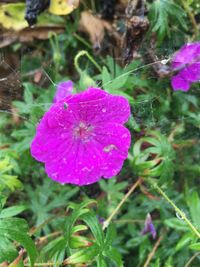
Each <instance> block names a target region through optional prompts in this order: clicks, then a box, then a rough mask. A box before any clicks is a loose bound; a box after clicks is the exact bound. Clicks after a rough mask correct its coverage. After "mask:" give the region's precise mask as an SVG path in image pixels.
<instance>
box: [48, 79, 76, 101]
mask: <svg viewBox="0 0 200 267" xmlns="http://www.w3.org/2000/svg"><path fill="white" fill-rule="evenodd" d="M72 90H73V82H72V81H70V80H69V81H67V82H61V83H59V84H58V86H57V90H56V94H55V96H54V99H53V102H54V103H56V102H58V101H60V100H62V99H63V98H65V97H67V96H69V95H71V94H72Z"/></svg>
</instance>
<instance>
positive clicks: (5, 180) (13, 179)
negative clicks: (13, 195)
mask: <svg viewBox="0 0 200 267" xmlns="http://www.w3.org/2000/svg"><path fill="white" fill-rule="evenodd" d="M12 168H13V166H12V164H11V163H10V160H9V159H8V158H5V159H3V160H0V186H2V188H5V187H8V188H9V189H10V190H12V191H14V190H15V189H16V188H20V187H22V184H21V182H20V181H19V180H18V179H17V176H14V175H10V174H7V173H9V171H10V170H12Z"/></svg>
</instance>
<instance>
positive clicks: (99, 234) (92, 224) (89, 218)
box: [81, 212, 104, 246]
mask: <svg viewBox="0 0 200 267" xmlns="http://www.w3.org/2000/svg"><path fill="white" fill-rule="evenodd" d="M81 219H82V220H83V221H84V222H85V223H86V224H87V225H88V226H89V228H90V230H91V231H92V234H93V236H94V238H95V241H96V242H97V244H98V245H99V246H103V243H104V234H103V230H102V226H101V225H100V223H99V221H98V219H97V217H96V215H94V213H92V212H90V213H87V214H84V215H82V216H81Z"/></svg>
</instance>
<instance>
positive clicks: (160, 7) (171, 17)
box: [149, 0, 187, 42]
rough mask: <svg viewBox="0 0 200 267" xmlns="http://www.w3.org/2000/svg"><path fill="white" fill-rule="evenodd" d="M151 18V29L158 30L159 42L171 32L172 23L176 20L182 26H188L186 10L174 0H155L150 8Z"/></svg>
mask: <svg viewBox="0 0 200 267" xmlns="http://www.w3.org/2000/svg"><path fill="white" fill-rule="evenodd" d="M149 18H150V21H151V23H152V25H151V30H152V31H153V32H157V34H158V39H159V42H161V41H162V40H163V38H164V37H165V36H166V35H168V36H169V34H170V29H169V27H170V24H171V23H173V22H174V21H175V22H176V24H177V25H179V26H180V27H181V28H185V29H186V28H187V25H186V23H185V12H184V10H183V9H182V8H181V7H180V6H178V5H176V4H175V3H174V2H173V1H172V0H155V1H154V2H153V3H152V5H151V7H150V10H149Z"/></svg>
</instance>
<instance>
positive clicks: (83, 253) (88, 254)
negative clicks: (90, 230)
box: [66, 244, 100, 264]
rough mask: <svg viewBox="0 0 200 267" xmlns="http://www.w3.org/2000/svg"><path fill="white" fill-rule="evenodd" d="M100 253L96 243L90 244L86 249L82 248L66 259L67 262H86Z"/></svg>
mask: <svg viewBox="0 0 200 267" xmlns="http://www.w3.org/2000/svg"><path fill="white" fill-rule="evenodd" d="M99 253H100V248H99V246H97V245H95V244H94V245H92V246H91V247H88V248H86V249H82V250H80V251H78V252H76V253H74V254H73V255H72V256H70V257H69V258H67V259H66V263H67V264H78V263H88V262H90V261H93V260H94V259H95V257H96V256H97V255H98V254H99Z"/></svg>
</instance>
